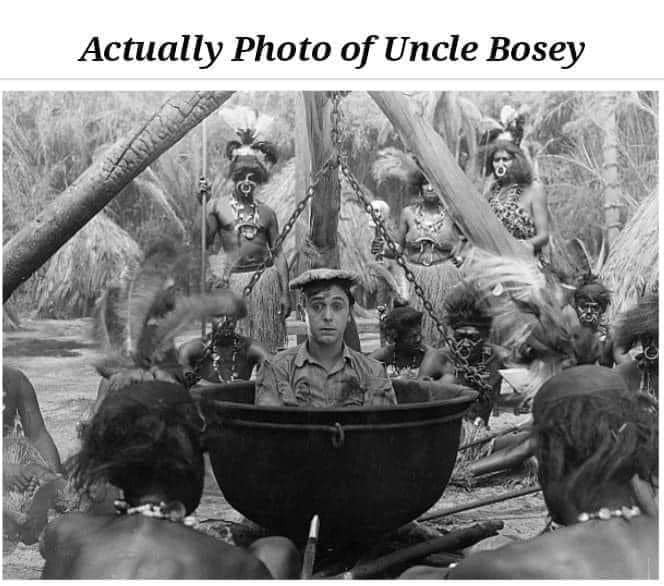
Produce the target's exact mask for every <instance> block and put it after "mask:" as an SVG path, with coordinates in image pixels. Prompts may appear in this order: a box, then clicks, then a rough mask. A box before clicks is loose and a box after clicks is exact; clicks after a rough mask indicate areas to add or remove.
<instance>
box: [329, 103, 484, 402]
mask: <svg viewBox="0 0 664 586" xmlns="http://www.w3.org/2000/svg"><path fill="white" fill-rule="evenodd" d="M341 98H342V95H341V93H338V92H335V93H333V94H332V104H333V106H332V113H331V118H332V130H331V132H330V136H331V139H332V143H333V144H334V145H335V146H336V149H337V156H338V160H339V167H340V169H341V172H342V174H343V176H344V177H345V178H346V180H347V181H348V183H349V184H350V186H351V188H352V189H353V191H354V192H355V195H356V196H357V198H358V199H359V200H360V203H361V204H362V205H363V207H364V209H365V211H366V212H367V213H368V214H369V215H370V216H371V219H372V220H373V221H374V224H375V225H376V227H377V228H378V232H379V234H380V237H381V239H382V240H383V241H384V242H385V244H386V245H387V248H388V249H389V250H390V252H391V253H392V256H393V257H394V260H395V261H396V262H397V264H398V265H399V266H400V267H401V268H402V269H403V272H404V275H405V277H406V279H407V280H408V282H409V283H410V284H411V285H412V286H413V291H414V292H415V294H416V295H417V296H418V297H419V298H420V301H421V302H422V306H423V307H424V309H425V310H426V312H427V313H428V314H429V316H430V317H431V319H432V320H433V322H434V324H435V326H436V329H437V330H438V332H439V333H440V335H441V337H442V338H443V340H444V341H445V343H446V344H447V347H448V349H449V352H450V353H451V355H452V360H453V362H454V365H455V369H456V371H457V373H459V374H461V375H462V376H463V378H464V379H466V381H467V382H468V384H470V385H472V386H473V387H474V388H475V389H477V390H479V391H483V392H491V391H492V388H491V385H489V383H488V382H487V379H488V377H489V376H490V373H489V372H487V371H486V370H485V369H484V368H483V365H480V366H473V365H472V364H470V363H469V362H468V360H467V359H465V358H463V357H462V356H461V355H460V354H459V352H457V349H456V343H455V340H454V338H453V337H452V336H451V335H450V334H449V332H448V330H447V328H446V327H445V324H444V323H443V322H442V321H441V320H440V318H439V317H438V316H437V315H436V312H435V309H434V307H433V304H432V303H431V301H430V300H429V299H428V298H427V296H426V294H425V292H424V289H423V288H422V286H421V285H420V284H419V283H418V282H417V278H416V277H415V274H414V273H413V271H411V270H410V268H409V267H408V263H407V261H406V259H405V257H404V255H403V253H402V252H401V251H400V250H399V246H398V245H397V243H396V242H395V241H394V240H393V239H392V236H391V235H390V234H389V232H388V230H387V227H386V226H385V222H384V220H383V218H382V216H381V215H380V214H378V213H376V211H375V210H374V208H373V206H372V205H371V201H370V200H369V199H368V198H367V196H366V195H365V194H364V192H363V191H362V187H361V186H360V184H359V182H358V181H357V179H356V178H355V176H354V175H353V173H352V172H351V171H350V169H349V168H348V165H347V161H348V155H347V153H345V152H344V149H343V145H342V137H341V132H340V131H339V122H340V120H341V115H340V109H339V104H340V102H341Z"/></svg>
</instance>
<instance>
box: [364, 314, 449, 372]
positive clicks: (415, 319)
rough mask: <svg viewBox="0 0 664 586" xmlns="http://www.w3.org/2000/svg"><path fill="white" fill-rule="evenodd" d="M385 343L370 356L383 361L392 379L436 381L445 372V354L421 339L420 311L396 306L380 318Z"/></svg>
mask: <svg viewBox="0 0 664 586" xmlns="http://www.w3.org/2000/svg"><path fill="white" fill-rule="evenodd" d="M382 328H383V330H384V332H385V340H386V341H387V344H386V345H385V346H383V347H381V348H378V349H377V350H375V351H374V352H372V353H371V354H369V356H370V357H371V358H374V359H376V360H379V361H380V362H382V363H383V364H384V365H385V367H386V368H387V374H388V376H390V377H391V378H394V377H403V378H409V379H424V378H426V379H429V380H438V379H440V378H442V376H443V375H444V374H445V372H446V370H445V369H446V365H447V358H446V356H445V354H443V353H442V352H440V351H439V350H436V349H435V348H434V347H432V346H429V345H428V344H424V343H423V342H422V331H421V330H422V312H421V311H417V310H416V309H414V308H412V307H409V306H400V307H395V308H394V309H393V310H392V311H390V312H389V313H388V314H387V315H386V316H385V318H384V319H383V320H382Z"/></svg>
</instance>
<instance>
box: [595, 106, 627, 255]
mask: <svg viewBox="0 0 664 586" xmlns="http://www.w3.org/2000/svg"><path fill="white" fill-rule="evenodd" d="M600 125H601V127H602V130H603V131H604V136H603V139H602V158H603V165H602V176H603V179H604V226H605V228H606V241H607V244H608V245H609V250H611V249H612V247H613V243H614V242H615V240H616V237H617V236H618V234H619V233H620V228H621V227H622V225H621V223H620V208H622V207H623V205H624V200H623V193H622V190H621V188H620V182H619V177H618V128H617V124H616V96H615V94H611V93H606V94H604V95H602V96H601V98H600Z"/></svg>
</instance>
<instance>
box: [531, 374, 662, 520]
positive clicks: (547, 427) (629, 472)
mask: <svg viewBox="0 0 664 586" xmlns="http://www.w3.org/2000/svg"><path fill="white" fill-rule="evenodd" d="M580 368H583V369H586V370H585V372H586V373H588V375H587V376H588V377H589V378H590V377H591V376H592V373H597V372H599V371H598V370H597V369H602V367H596V366H588V367H580ZM573 370H578V369H570V371H567V372H571V371H573ZM602 370H604V371H607V370H609V369H606V368H604V369H602ZM591 371H592V372H591ZM610 372H612V371H610ZM601 376H602V377H606V376H609V377H618V378H619V377H620V375H618V374H615V373H613V374H610V375H608V374H604V375H601ZM559 377H560V379H561V380H562V378H561V377H562V375H558V376H556V377H553V378H552V379H550V381H549V383H551V382H552V381H554V379H557V378H559ZM589 378H588V379H587V380H588V381H589V383H590V384H592V381H590V380H589ZM570 382H571V379H570V380H565V381H564V382H561V383H560V384H561V385H562V384H565V385H567V390H562V391H560V395H561V396H558V397H556V398H553V397H552V396H551V395H549V396H548V397H547V396H546V395H547V393H558V390H556V389H553V388H551V386H550V384H549V383H545V385H544V386H543V387H542V389H541V390H540V391H539V392H538V394H537V396H536V397H535V401H534V404H533V420H534V433H535V437H536V443H537V460H538V463H539V471H538V473H539V477H540V482H541V484H542V488H543V489H544V497H545V500H546V504H547V507H548V509H549V512H550V514H551V517H552V518H553V520H554V521H556V522H558V523H566V522H568V521H569V520H571V519H574V518H576V516H577V515H578V514H579V513H581V512H592V511H596V510H597V509H598V508H600V507H602V506H606V499H607V493H608V492H609V491H610V490H611V487H614V489H615V487H617V486H622V487H624V486H626V485H627V483H628V482H629V480H630V479H631V478H632V476H634V474H637V475H638V476H640V477H641V478H643V479H645V480H651V479H652V478H653V477H655V476H656V475H657V473H658V462H657V456H658V430H657V406H656V403H655V402H654V401H653V400H652V399H651V398H650V397H649V396H647V395H645V394H642V393H639V394H634V393H632V392H630V391H628V390H627V388H626V387H624V383H622V382H620V383H619V384H613V383H612V384H613V387H612V388H602V389H599V390H600V391H601V392H597V389H596V390H595V391H594V392H589V393H583V392H582V390H579V392H575V391H574V389H570V388H569V387H570ZM576 384H577V385H578V384H583V383H582V381H580V379H577V381H576ZM625 504H629V503H625Z"/></svg>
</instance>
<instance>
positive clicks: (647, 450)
mask: <svg viewBox="0 0 664 586" xmlns="http://www.w3.org/2000/svg"><path fill="white" fill-rule="evenodd" d="M657 419H658V417H657V406H656V402H655V401H654V400H653V399H651V398H650V397H648V396H647V395H645V394H643V393H641V394H636V393H633V392H631V391H630V390H629V388H628V387H627V385H626V383H625V382H624V380H623V378H622V377H621V376H620V374H618V373H617V372H616V370H611V369H608V368H606V367H602V366H595V365H585V366H576V367H573V368H569V369H567V370H564V371H562V372H561V373H560V374H557V375H555V376H554V377H552V378H551V379H549V380H548V381H547V382H546V383H545V384H544V385H543V386H542V388H541V389H540V390H539V391H538V392H537V394H536V395H535V399H534V402H533V421H534V439H535V443H536V454H537V460H538V463H539V469H538V474H539V480H540V483H541V486H542V491H543V493H544V500H545V502H546V506H547V508H548V510H549V514H550V515H551V518H552V521H553V526H552V528H553V530H551V531H545V532H544V533H542V534H541V535H539V536H537V537H535V538H533V539H530V540H527V541H523V542H518V543H514V544H510V545H507V546H504V547H501V548H498V549H495V550H493V551H484V552H480V553H477V554H474V555H471V556H469V557H468V558H467V559H465V560H463V561H462V562H459V564H458V565H457V566H456V567H454V568H451V569H445V570H441V569H439V568H436V569H434V568H424V567H422V566H419V567H415V568H411V569H410V570H408V571H407V572H405V573H404V574H403V575H402V576H401V577H402V578H410V579H412V578H422V579H434V578H443V577H446V578H450V579H459V578H470V579H482V578H485V579H493V580H496V579H509V578H518V579H522V580H524V579H534V578H535V579H536V578H542V579H599V578H611V579H617V578H628V579H629V578H638V579H657V577H658V530H657V489H656V487H657V474H658V449H657V448H658V431H657Z"/></svg>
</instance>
